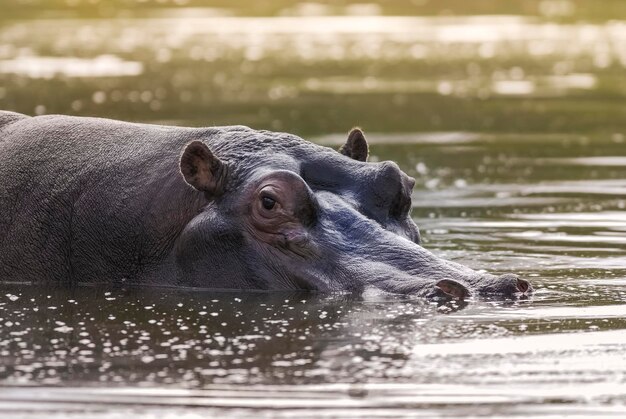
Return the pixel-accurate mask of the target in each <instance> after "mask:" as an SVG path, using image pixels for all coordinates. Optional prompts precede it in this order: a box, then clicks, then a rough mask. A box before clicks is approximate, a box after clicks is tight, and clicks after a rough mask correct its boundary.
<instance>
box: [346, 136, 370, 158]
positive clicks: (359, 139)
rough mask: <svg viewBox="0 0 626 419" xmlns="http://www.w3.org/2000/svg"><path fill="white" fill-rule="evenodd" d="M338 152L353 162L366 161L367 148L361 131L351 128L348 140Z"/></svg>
mask: <svg viewBox="0 0 626 419" xmlns="http://www.w3.org/2000/svg"><path fill="white" fill-rule="evenodd" d="M339 152H340V153H341V154H343V155H344V156H348V157H350V158H351V159H354V160H358V161H367V157H368V155H369V147H368V145H367V141H366V140H365V135H363V131H361V130H360V129H359V128H352V131H350V134H348V140H347V141H346V143H345V144H344V145H342V146H341V147H340V148H339Z"/></svg>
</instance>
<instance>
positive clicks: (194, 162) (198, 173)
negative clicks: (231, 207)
mask: <svg viewBox="0 0 626 419" xmlns="http://www.w3.org/2000/svg"><path fill="white" fill-rule="evenodd" d="M180 172H181V173H182V175H183V177H184V178H185V181H186V182H187V183H188V184H190V185H191V186H193V187H194V188H196V189H197V190H199V191H203V192H206V193H207V194H208V195H209V196H210V197H214V196H219V195H221V193H222V192H223V191H224V183H225V182H226V174H227V172H228V168H227V166H226V165H225V164H224V163H223V162H222V161H221V160H220V159H218V158H217V157H216V156H215V155H214V154H213V153H212V152H211V150H210V149H209V147H207V145H206V144H204V143H203V142H202V141H192V142H191V143H189V144H187V146H186V147H185V150H184V151H183V155H182V156H181V157H180Z"/></svg>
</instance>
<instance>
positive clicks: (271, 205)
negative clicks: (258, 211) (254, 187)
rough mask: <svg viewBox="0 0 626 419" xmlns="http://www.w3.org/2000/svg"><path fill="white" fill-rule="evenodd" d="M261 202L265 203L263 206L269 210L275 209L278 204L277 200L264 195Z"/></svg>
mask: <svg viewBox="0 0 626 419" xmlns="http://www.w3.org/2000/svg"><path fill="white" fill-rule="evenodd" d="M261 203H262V204H263V208H265V209H266V210H268V211H269V210H272V209H274V207H275V206H276V201H274V200H273V199H272V198H270V197H268V196H264V197H263V198H261Z"/></svg>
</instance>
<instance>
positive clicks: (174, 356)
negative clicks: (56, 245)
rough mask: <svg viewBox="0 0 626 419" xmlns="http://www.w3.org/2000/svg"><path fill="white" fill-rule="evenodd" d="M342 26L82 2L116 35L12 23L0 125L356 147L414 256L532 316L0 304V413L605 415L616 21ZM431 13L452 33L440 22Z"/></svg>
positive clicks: (613, 279)
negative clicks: (415, 231)
mask: <svg viewBox="0 0 626 419" xmlns="http://www.w3.org/2000/svg"><path fill="white" fill-rule="evenodd" d="M78 3H80V2H78ZM78 3H77V4H78ZM270 3H271V4H270ZM348 3H349V2H348ZM348 3H346V4H345V5H344V4H343V3H342V5H334V4H329V5H324V4H315V3H306V4H304V3H302V4H301V3H298V2H293V1H287V0H285V1H277V2H254V4H252V3H249V2H241V1H233V2H231V4H230V5H224V6H223V7H224V8H223V9H219V10H218V9H202V8H192V6H193V7H196V6H198V4H197V2H196V1H195V0H189V1H188V2H187V3H185V4H186V5H187V6H189V7H182V8H176V9H175V10H174V9H159V10H154V9H153V8H151V7H149V6H148V5H146V6H145V7H144V6H138V8H137V9H136V10H134V9H133V10H131V11H129V10H126V11H124V12H119V14H114V13H113V12H112V9H107V7H106V6H105V5H104V4H103V5H102V7H98V8H97V9H95V8H88V7H83V8H81V7H80V5H79V7H78V8H77V9H76V10H75V11H74V12H75V13H76V14H77V15H79V16H85V17H89V18H92V17H101V16H117V17H116V18H115V19H78V18H73V15H71V14H70V15H68V10H69V9H68V8H67V5H66V3H64V2H56V1H50V2H48V3H47V6H46V7H48V9H43V10H40V11H38V12H37V13H36V12H35V11H33V9H27V8H26V9H24V10H30V12H28V13H26V12H23V11H22V9H20V8H17V7H14V6H13V4H14V1H13V0H10V1H9V3H8V4H9V6H8V8H7V9H6V11H7V14H6V15H3V16H0V108H4V109H10V110H15V111H21V112H25V113H29V114H33V113H70V114H78V115H81V114H84V115H98V116H108V117H117V118H121V119H130V120H135V121H148V122H168V123H176V124H186V125H221V124H231V123H232V124H247V125H251V126H253V127H254V128H270V129H275V130H286V131H291V132H295V133H298V134H301V135H305V136H308V138H312V139H313V140H314V141H316V142H319V143H322V144H326V145H331V146H333V147H335V146H337V145H338V144H340V143H341V142H342V141H343V140H344V139H345V134H339V133H344V132H347V130H348V129H349V128H351V127H352V126H353V125H357V124H359V125H361V126H363V127H364V128H365V130H366V131H368V132H369V135H368V140H369V141H370V143H371V144H372V150H371V154H372V156H371V158H372V160H373V161H380V160H387V159H391V160H395V161H397V162H398V163H399V165H400V166H401V167H402V168H403V169H404V170H405V171H406V172H407V173H409V174H410V175H411V176H414V177H415V178H416V179H417V185H416V190H415V192H414V194H413V217H414V218H415V220H416V222H417V223H418V225H419V226H420V228H421V230H422V233H423V237H424V242H425V246H426V247H428V248H429V249H432V250H433V251H435V252H436V253H437V254H439V255H441V256H443V257H446V258H449V259H452V260H455V261H457V262H460V263H463V264H466V265H469V266H472V267H473V268H476V269H488V270H490V271H493V272H496V273H508V272H515V273H519V274H521V275H522V276H524V277H525V278H528V279H530V280H531V281H532V282H533V284H534V285H535V287H536V288H537V292H536V293H535V295H534V296H533V297H532V298H530V299H527V300H521V301H490V300H480V301H470V302H469V304H467V305H462V306H459V305H455V304H448V305H440V306H438V305H436V304H431V303H428V302H426V301H424V300H421V299H418V298H414V297H410V296H389V295H363V296H358V295H330V296H323V295H314V294H306V293H304V294H297V293H296V294H263V293H237V294H228V293H211V292H204V291H197V290H192V291H184V290H172V289H159V288H157V289H136V288H131V289H124V288H112V289H101V288H89V287H76V288H72V289H65V288H56V287H33V286H28V285H24V284H12V285H1V286H0V385H2V386H3V387H2V390H1V391H0V416H3V417H4V416H7V417H38V418H39V417H46V418H48V417H63V418H66V417H76V418H83V417H99V418H102V417H120V416H132V417H135V416H138V417H168V416H169V417H171V416H173V415H176V416H181V417H207V416H223V415H225V414H236V415H238V416H254V417H259V416H264V415H265V416H272V417H280V416H285V417H288V416H294V415H298V416H302V417H337V416H342V415H343V416H357V417H360V416H368V417H378V416H380V417H389V416H393V417H403V416H415V414H416V412H418V413H421V414H424V415H426V416H446V417H467V416H468V415H475V416H481V415H489V414H493V415H501V416H511V415H519V416H522V415H523V416H525V417H562V416H564V415H573V416H580V417H589V416H597V415H606V416H609V415H614V416H616V417H621V416H623V412H624V409H625V406H626V359H625V358H624V355H623V354H624V353H625V351H626V344H625V343H624V342H626V332H625V331H626V288H625V286H626V240H625V239H624V237H625V233H626V216H625V215H624V214H626V212H624V209H625V207H626V180H625V179H626V148H625V147H626V146H625V141H626V140H625V137H624V135H625V134H626V125H625V121H626V106H624V103H625V102H624V98H625V96H626V78H625V77H624V67H625V66H626V49H625V48H626V23H625V19H626V15H623V14H622V15H620V14H619V13H618V12H620V11H621V12H624V13H626V9H624V8H623V7H624V3H623V2H619V1H618V2H614V1H606V2H602V5H601V6H600V3H601V2H586V3H584V2H581V1H579V0H572V1H569V0H568V1H561V0H548V1H531V0H529V1H527V2H524V5H526V6H525V7H523V8H518V5H516V4H517V3H516V2H497V3H498V4H493V5H491V6H490V7H492V9H489V10H486V9H485V10H483V9H482V8H481V7H483V6H481V5H478V3H481V4H482V2H455V1H447V2H437V5H435V2H422V1H418V2H413V3H416V4H417V3H419V4H420V5H421V6H420V7H422V9H420V10H422V11H423V12H424V13H425V14H427V15H435V16H430V17H411V16H393V15H400V14H410V13H413V9H411V10H410V11H408V9H404V8H402V7H403V6H399V5H397V4H396V3H393V2H386V3H381V4H380V5H378V4H377V5H373V4H360V5H355V4H348ZM387 3H393V4H387ZM443 3H445V4H450V10H452V11H454V12H457V14H458V15H461V16H437V15H439V14H441V13H439V12H440V11H441V7H443V6H441V4H443ZM457 3H458V4H457ZM489 3H492V2H489ZM520 4H521V3H520ZM242 5H243V6H242ZM529 5H530V6H529ZM620 5H621V6H620ZM42 7H43V6H42ZM242 7H243V9H242ZM520 7H521V6H520ZM270 9H271V10H270ZM94 10H97V12H94ZM494 10H495V12H497V13H499V14H500V15H492V16H463V15H467V14H472V13H474V14H485V13H486V12H487V11H489V12H491V13H493V12H494ZM532 10H535V11H536V12H537V13H536V15H535V16H531V15H532V14H533V12H532ZM437 11H439V12H437ZM335 14H342V15H341V16H333V15H335ZM448 14H449V13H448ZM522 14H524V15H522ZM6 16H8V17H6ZM68 16H69V17H68ZM251 16H253V17H251ZM18 18H19V19H18ZM22 18H23V19H22ZM20 19H22V20H20ZM192 408H193V409H192ZM311 409H316V410H314V411H313V410H311ZM416 409H419V411H417V410H416Z"/></svg>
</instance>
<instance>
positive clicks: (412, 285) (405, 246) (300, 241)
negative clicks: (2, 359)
mask: <svg viewBox="0 0 626 419" xmlns="http://www.w3.org/2000/svg"><path fill="white" fill-rule="evenodd" d="M340 151H341V153H339V152H337V151H335V150H332V149H330V148H326V147H322V146H318V145H315V144H312V143H310V142H307V141H305V140H303V139H301V138H299V137H296V136H294V135H290V134H284V133H274V132H268V131H256V130H252V129H250V128H246V127H241V126H232V127H214V128H179V127H166V126H154V125H142V124H132V123H127V122H119V121H112V120H106V119H96V118H77V117H68V116H39V117H28V116H25V115H20V114H16V113H11V112H0V281H33V282H40V281H47V282H59V283H102V282H110V283H115V282H123V283H139V284H160V285H176V286H188V287H201V288H219V289H262V290H284V289H308V290H319V291H326V292H330V291H344V290H345V291H361V290H364V289H366V288H369V287H374V288H378V289H381V290H384V291H389V292H398V293H415V294H418V295H424V296H443V297H448V296H451V297H457V298H462V297H465V296H468V295H470V294H471V293H477V294H502V295H513V294H515V293H519V292H527V291H530V285H529V284H528V283H527V282H526V281H524V280H521V279H518V278H517V277H516V276H514V275H505V276H502V277H495V276H491V275H487V274H482V273H478V272H476V271H473V270H471V269H469V268H466V267H464V266H461V265H459V264H456V263H453V262H448V261H445V260H442V259H440V258H438V257H437V256H435V255H433V254H432V253H430V252H429V251H427V250H425V249H424V248H423V247H421V246H420V244H419V243H420V237H419V231H418V229H417V226H416V225H415V224H414V223H413V221H412V220H411V218H410V216H409V212H410V208H411V190H412V188H413V184H414V180H413V179H412V178H410V177H408V176H407V175H406V174H404V173H403V172H402V171H401V170H400V169H399V168H398V166H397V165H396V164H394V163H392V162H383V163H367V162H366V159H367V153H368V150H367V143H366V141H365V138H364V137H363V134H362V132H361V131H359V130H353V131H352V132H351V133H350V135H349V138H348V140H347V142H346V144H345V145H344V146H343V147H342V148H341V150H340Z"/></svg>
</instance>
